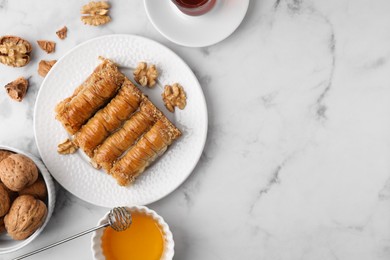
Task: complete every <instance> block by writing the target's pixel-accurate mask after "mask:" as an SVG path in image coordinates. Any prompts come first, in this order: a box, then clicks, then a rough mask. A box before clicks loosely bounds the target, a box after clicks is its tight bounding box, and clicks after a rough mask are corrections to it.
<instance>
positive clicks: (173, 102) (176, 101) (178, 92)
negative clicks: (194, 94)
mask: <svg viewBox="0 0 390 260" xmlns="http://www.w3.org/2000/svg"><path fill="white" fill-rule="evenodd" d="M161 96H162V98H163V101H164V104H165V107H166V108H167V109H168V110H169V111H170V112H173V111H175V107H178V108H180V109H182V110H183V109H184V108H185V106H186V105H187V97H186V93H185V92H184V89H183V87H182V86H181V85H180V84H179V83H174V84H173V85H172V86H171V85H166V86H165V88H164V92H163V93H162V94H161Z"/></svg>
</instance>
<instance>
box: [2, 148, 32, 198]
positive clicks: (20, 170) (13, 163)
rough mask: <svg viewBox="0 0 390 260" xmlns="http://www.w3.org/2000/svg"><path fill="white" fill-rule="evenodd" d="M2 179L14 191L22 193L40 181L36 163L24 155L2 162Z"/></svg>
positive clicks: (10, 157) (11, 156) (11, 157)
mask: <svg viewBox="0 0 390 260" xmlns="http://www.w3.org/2000/svg"><path fill="white" fill-rule="evenodd" d="M0 179H1V181H2V182H3V183H4V185H5V186H7V188H9V189H10V190H12V191H21V190H22V189H24V188H25V187H27V186H30V185H31V184H33V183H34V182H35V181H36V180H37V179H38V168H37V166H36V165H35V163H34V162H33V161H32V160H31V159H30V158H28V157H27V156H24V155H22V154H12V155H10V156H8V157H7V158H5V159H4V160H2V161H1V162H0Z"/></svg>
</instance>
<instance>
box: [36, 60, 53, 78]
mask: <svg viewBox="0 0 390 260" xmlns="http://www.w3.org/2000/svg"><path fill="white" fill-rule="evenodd" d="M56 62H57V61H56V60H41V61H40V62H39V65H38V74H39V75H41V76H42V77H46V75H47V73H48V72H49V71H50V69H51V67H53V65H54V64H55V63H56Z"/></svg>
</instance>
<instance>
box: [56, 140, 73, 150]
mask: <svg viewBox="0 0 390 260" xmlns="http://www.w3.org/2000/svg"><path fill="white" fill-rule="evenodd" d="M76 151H77V146H76V145H75V144H74V143H73V142H72V141H71V140H69V139H66V140H65V141H64V142H62V143H60V144H59V145H58V147H57V152H58V153H59V154H72V153H75V152H76Z"/></svg>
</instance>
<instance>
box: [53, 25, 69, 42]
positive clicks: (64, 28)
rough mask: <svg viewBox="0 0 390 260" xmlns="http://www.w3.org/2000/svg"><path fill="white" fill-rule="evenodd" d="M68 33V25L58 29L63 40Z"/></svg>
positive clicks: (59, 36)
mask: <svg viewBox="0 0 390 260" xmlns="http://www.w3.org/2000/svg"><path fill="white" fill-rule="evenodd" d="M67 33H68V28H67V27H66V26H64V27H62V28H61V29H59V30H58V31H56V34H57V36H58V38H60V39H61V40H63V39H65V38H66V36H67Z"/></svg>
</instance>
